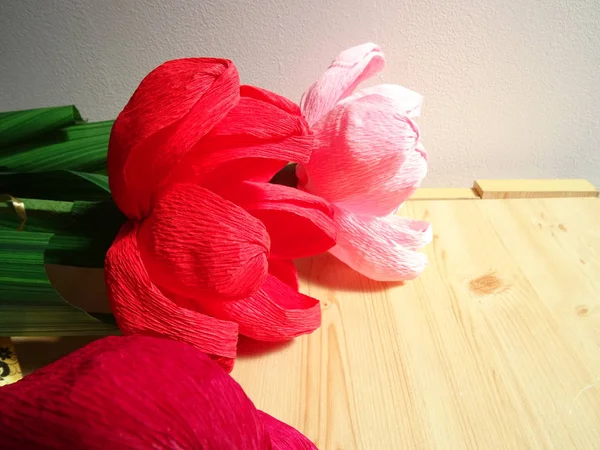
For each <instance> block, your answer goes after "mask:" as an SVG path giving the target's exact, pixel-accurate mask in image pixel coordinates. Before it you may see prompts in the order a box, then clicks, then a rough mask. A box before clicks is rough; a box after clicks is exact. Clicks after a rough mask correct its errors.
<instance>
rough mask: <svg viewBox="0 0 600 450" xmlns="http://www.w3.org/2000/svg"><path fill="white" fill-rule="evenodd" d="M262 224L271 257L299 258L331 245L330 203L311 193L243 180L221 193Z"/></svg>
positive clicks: (331, 214)
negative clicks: (267, 238)
mask: <svg viewBox="0 0 600 450" xmlns="http://www.w3.org/2000/svg"><path fill="white" fill-rule="evenodd" d="M222 195H224V196H225V197H226V198H228V199H230V200H231V201H233V202H234V203H236V204H238V205H240V206H242V207H243V208H244V209H246V210H247V211H248V212H249V213H250V214H252V215H253V216H254V217H257V218H258V219H260V220H261V221H262V223H263V224H264V225H265V226H266V228H267V231H268V232H269V236H270V238H271V253H270V254H271V256H273V257H275V258H281V259H292V258H303V257H305V256H313V255H317V254H319V253H322V252H325V251H327V250H328V249H329V248H331V247H332V246H333V245H335V223H334V221H333V220H332V219H333V209H332V207H331V205H330V204H329V203H328V202H327V201H325V200H323V199H322V198H319V197H317V196H315V195H311V194H308V193H306V192H302V191H299V190H297V189H294V188H290V187H288V186H283V185H278V184H269V183H252V182H244V183H240V184H236V185H232V186H231V187H230V188H229V189H227V190H224V191H223V192H222Z"/></svg>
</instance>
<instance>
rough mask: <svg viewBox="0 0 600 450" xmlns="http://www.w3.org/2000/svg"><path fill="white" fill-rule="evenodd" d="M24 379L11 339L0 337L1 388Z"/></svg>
mask: <svg viewBox="0 0 600 450" xmlns="http://www.w3.org/2000/svg"><path fill="white" fill-rule="evenodd" d="M21 378H23V374H22V372H21V366H20V365H19V360H18V359H17V353H16V352H15V347H14V346H13V343H12V340H11V339H10V338H9V337H0V386H4V385H5V384H11V383H14V382H15V381H19V380H20V379H21Z"/></svg>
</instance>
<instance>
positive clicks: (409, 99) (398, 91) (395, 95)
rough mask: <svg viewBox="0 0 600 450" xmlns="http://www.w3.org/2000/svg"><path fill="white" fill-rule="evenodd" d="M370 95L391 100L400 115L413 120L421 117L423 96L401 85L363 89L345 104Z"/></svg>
mask: <svg viewBox="0 0 600 450" xmlns="http://www.w3.org/2000/svg"><path fill="white" fill-rule="evenodd" d="M370 95H380V96H382V97H386V98H389V99H390V100H392V101H393V102H394V103H395V104H396V108H397V110H398V112H399V113H400V114H404V115H406V116H408V117H410V118H411V119H412V118H415V117H419V116H420V115H421V108H422V106H423V96H422V95H421V94H418V93H417V92H415V91H411V90H410V89H408V88H405V87H404V86H400V85H399V84H378V85H376V86H372V87H369V88H365V89H361V90H360V91H358V92H355V93H354V94H352V95H351V96H350V97H347V98H345V99H344V100H343V102H351V101H354V100H355V99H358V98H362V97H367V96H370Z"/></svg>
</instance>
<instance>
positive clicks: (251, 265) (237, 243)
mask: <svg viewBox="0 0 600 450" xmlns="http://www.w3.org/2000/svg"><path fill="white" fill-rule="evenodd" d="M139 242H140V249H141V254H142V258H143V259H144V262H145V264H146V267H147V269H148V273H149V274H150V276H151V277H152V279H153V280H154V282H155V283H156V284H157V285H159V286H161V287H163V288H165V289H168V290H170V291H172V292H174V293H176V294H179V295H182V296H187V297H191V298H196V297H198V296H199V295H200V296H209V297H211V298H212V297H220V296H224V297H228V298H244V297H247V296H249V295H252V294H253V293H254V292H256V291H257V290H258V289H259V287H260V286H261V284H262V282H263V280H264V279H265V277H266V275H267V270H268V265H267V257H268V254H269V246H270V242H269V236H268V234H267V230H266V229H265V227H264V226H263V224H262V223H261V222H260V221H259V220H256V219H255V218H254V217H252V216H251V215H250V214H248V213H247V212H246V211H245V210H243V209H242V208H240V207H239V206H237V205H235V204H233V203H231V202H230V201H227V200H224V199H223V198H221V197H219V196H218V195H216V194H214V193H213V192H211V191H209V190H207V189H204V188H202V187H200V186H196V185H193V184H175V185H173V186H169V187H168V188H167V189H165V190H164V191H162V192H161V193H160V195H159V197H158V199H157V202H156V205H155V207H154V209H153V210H152V214H151V215H150V217H148V219H146V220H145V221H144V222H143V223H142V225H141V227H140V232H139Z"/></svg>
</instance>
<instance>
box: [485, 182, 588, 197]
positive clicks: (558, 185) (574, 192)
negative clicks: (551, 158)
mask: <svg viewBox="0 0 600 450" xmlns="http://www.w3.org/2000/svg"><path fill="white" fill-rule="evenodd" d="M473 189H474V190H475V192H476V193H477V194H478V195H479V196H480V197H481V198H484V199H490V198H550V197H598V189H596V188H595V187H594V185H593V184H592V183H590V182H589V181H587V180H476V181H475V183H474V185H473Z"/></svg>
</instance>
